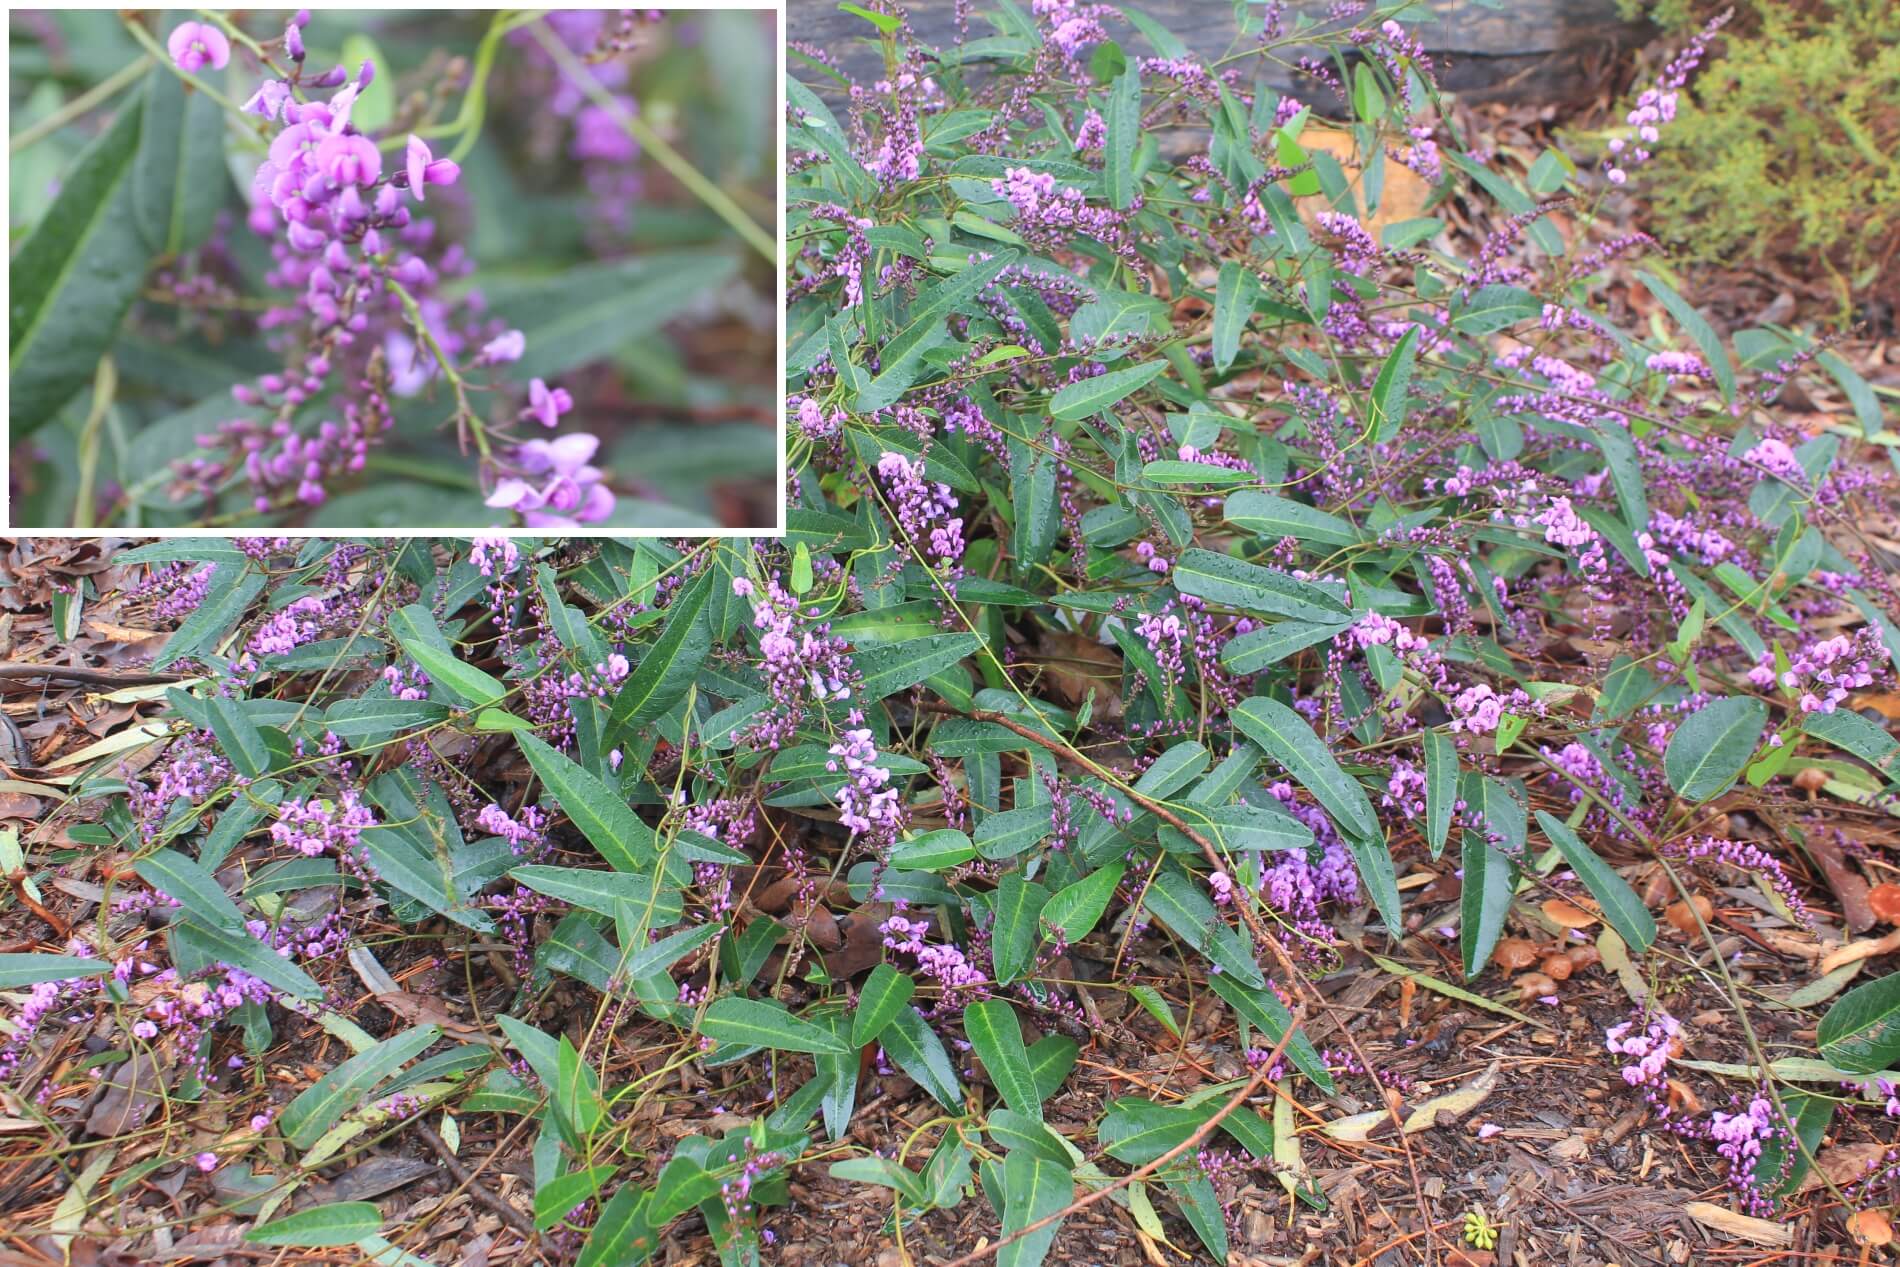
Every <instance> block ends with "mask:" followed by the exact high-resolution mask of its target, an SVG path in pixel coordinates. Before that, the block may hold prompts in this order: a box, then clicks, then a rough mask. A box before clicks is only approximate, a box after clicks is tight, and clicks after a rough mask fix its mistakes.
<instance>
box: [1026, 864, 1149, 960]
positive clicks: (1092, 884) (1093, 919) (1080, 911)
mask: <svg viewBox="0 0 1900 1267" xmlns="http://www.w3.org/2000/svg"><path fill="white" fill-rule="evenodd" d="M1127 870H1128V864H1127V863H1125V862H1121V861H1119V860H1118V861H1115V862H1111V863H1109V864H1108V865H1107V866H1105V867H1103V868H1101V869H1100V870H1098V871H1092V872H1090V873H1089V874H1088V875H1085V876H1083V877H1082V878H1081V879H1080V880H1077V881H1076V882H1075V883H1074V884H1071V885H1069V886H1067V887H1066V888H1062V889H1058V890H1057V891H1056V893H1055V895H1054V896H1053V897H1051V898H1050V899H1049V901H1048V903H1047V905H1045V906H1044V907H1043V908H1042V922H1043V923H1044V924H1045V925H1047V926H1048V927H1050V928H1053V929H1055V930H1056V931H1057V932H1059V933H1061V934H1062V940H1063V941H1065V942H1067V943H1068V944H1069V945H1071V946H1073V945H1074V944H1075V943H1076V942H1078V941H1081V940H1082V939H1083V938H1084V937H1086V936H1088V935H1089V933H1090V932H1091V931H1092V930H1093V929H1094V928H1095V926H1096V924H1098V923H1100V922H1101V919H1102V915H1103V914H1104V913H1105V912H1106V911H1107V910H1108V903H1109V900H1110V899H1111V898H1113V897H1114V896H1115V886H1116V885H1118V884H1120V883H1121V879H1122V876H1123V875H1124V874H1125V873H1126V872H1127Z"/></svg>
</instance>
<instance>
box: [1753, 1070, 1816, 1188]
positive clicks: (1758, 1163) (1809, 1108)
mask: <svg viewBox="0 0 1900 1267" xmlns="http://www.w3.org/2000/svg"><path fill="white" fill-rule="evenodd" d="M1770 1094H1771V1095H1772V1096H1773V1097H1774V1098H1775V1099H1776V1100H1777V1101H1778V1102H1779V1103H1780V1107H1781V1112H1782V1113H1783V1114H1786V1115H1787V1123H1786V1124H1784V1123H1782V1122H1780V1121H1777V1122H1776V1123H1775V1125H1776V1127H1778V1128H1780V1129H1777V1130H1775V1131H1774V1132H1773V1133H1772V1134H1770V1135H1768V1136H1767V1137H1766V1138H1764V1139H1763V1140H1762V1141H1761V1153H1760V1154H1759V1155H1758V1156H1757V1157H1756V1158H1755V1165H1754V1169H1753V1170H1752V1171H1751V1174H1752V1176H1753V1178H1754V1181H1755V1186H1756V1188H1757V1189H1759V1190H1760V1191H1762V1192H1765V1193H1767V1194H1768V1195H1769V1196H1771V1197H1784V1196H1787V1195H1788V1194H1790V1193H1792V1192H1793V1191H1794V1190H1795V1189H1796V1188H1798V1187H1800V1186H1801V1181H1802V1179H1804V1178H1806V1177H1807V1173H1808V1158H1809V1157H1812V1156H1814V1155H1815V1154H1816V1153H1817V1152H1818V1151H1819V1150H1820V1147H1821V1140H1822V1138H1823V1137H1824V1136H1825V1135H1826V1134H1827V1127H1828V1123H1829V1122H1831V1121H1833V1120H1834V1108H1835V1102H1834V1099H1833V1097H1831V1096H1825V1095H1816V1094H1815V1093H1813V1092H1811V1091H1790V1090H1785V1089H1783V1088H1779V1087H1777V1088H1775V1089H1773V1090H1772V1091H1771V1092H1770ZM1787 1125H1792V1126H1793V1127H1794V1134H1795V1139H1798V1140H1799V1141H1800V1143H1799V1144H1796V1143H1795V1140H1791V1139H1789V1138H1788V1134H1787V1130H1786V1126H1787Z"/></svg>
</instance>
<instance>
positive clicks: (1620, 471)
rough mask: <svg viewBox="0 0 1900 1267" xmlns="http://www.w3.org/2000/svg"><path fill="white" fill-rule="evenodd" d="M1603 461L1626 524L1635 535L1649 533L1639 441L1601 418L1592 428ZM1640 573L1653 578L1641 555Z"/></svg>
mask: <svg viewBox="0 0 1900 1267" xmlns="http://www.w3.org/2000/svg"><path fill="white" fill-rule="evenodd" d="M1590 434H1591V435H1592V436H1594V437H1595V438H1596V442H1597V447H1598V448H1599V449H1601V450H1603V460H1604V462H1606V463H1607V464H1608V465H1609V468H1610V482H1611V483H1612V484H1614V485H1615V486H1616V503H1617V505H1618V506H1619V507H1621V509H1622V511H1623V522H1624V523H1626V524H1628V525H1629V529H1630V531H1631V532H1646V531H1648V529H1649V496H1648V494H1647V493H1645V492H1644V490H1643V465H1642V462H1641V461H1640V460H1638V458H1637V456H1636V441H1635V440H1633V439H1631V438H1630V434H1629V432H1628V431H1626V430H1624V428H1623V424H1622V423H1620V422H1618V421H1617V420H1615V419H1614V418H1599V419H1597V420H1596V422H1595V423H1594V424H1593V425H1592V426H1591V428H1590ZM1631 562H1632V565H1637V564H1640V566H1637V568H1636V570H1637V571H1638V572H1641V573H1642V574H1643V575H1644V576H1648V575H1649V560H1648V559H1647V557H1645V556H1644V555H1642V554H1640V553H1639V554H1638V555H1637V556H1636V558H1635V559H1633V560H1631Z"/></svg>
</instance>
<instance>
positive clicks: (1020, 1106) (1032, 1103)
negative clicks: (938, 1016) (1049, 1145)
mask: <svg viewBox="0 0 1900 1267" xmlns="http://www.w3.org/2000/svg"><path fill="white" fill-rule="evenodd" d="M963 1032H964V1034H965V1035H966V1036H967V1037H968V1038H969V1040H970V1046H971V1048H972V1049H974V1050H975V1052H976V1055H977V1058H978V1059H979V1060H981V1061H982V1062H983V1068H984V1070H985V1072H987V1073H988V1074H989V1076H990V1082H991V1083H993V1084H994V1085H995V1087H996V1090H997V1092H998V1093H999V1094H1001V1095H1002V1097H1003V1103H1005V1104H1007V1105H1009V1107H1010V1108H1012V1109H1015V1110H1016V1111H1017V1112H1018V1113H1022V1114H1025V1115H1027V1116H1029V1117H1033V1118H1035V1119H1036V1120H1037V1121H1038V1122H1040V1121H1041V1120H1042V1098H1041V1097H1040V1096H1038V1095H1037V1094H1036V1078H1035V1074H1034V1073H1033V1072H1032V1071H1031V1070H1030V1067H1029V1051H1028V1049H1027V1048H1025V1047H1024V1046H1023V1028H1022V1022H1021V1021H1020V1020H1019V1019H1017V1016H1016V1009H1015V1008H1013V1007H1011V1006H1010V1005H1009V1003H1008V1002H1006V1001H1005V1000H1003V999H983V1000H981V1001H979V1002H976V1003H972V1004H970V1006H969V1007H967V1008H965V1009H964V1012H963Z"/></svg>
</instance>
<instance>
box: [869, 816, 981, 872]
mask: <svg viewBox="0 0 1900 1267" xmlns="http://www.w3.org/2000/svg"><path fill="white" fill-rule="evenodd" d="M985 821H988V820H987V819H986V820H985ZM974 857H976V846H975V845H974V844H972V843H971V842H970V838H969V837H968V836H966V835H964V834H963V833H962V832H960V831H957V830H956V829H955V828H953V827H939V828H938V829H936V830H935V831H927V832H925V833H924V834H923V835H921V836H914V837H912V838H911V839H909V840H901V841H899V842H898V843H897V845H896V847H895V848H893V849H892V850H891V857H890V863H891V866H893V867H895V868H897V869H898V870H899V871H947V870H949V869H950V868H951V867H955V866H960V865H961V864H963V863H965V862H968V861H969V860H970V859H972V858H974Z"/></svg>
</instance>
